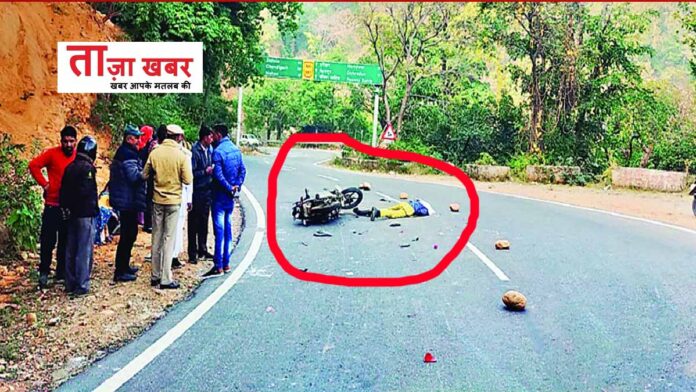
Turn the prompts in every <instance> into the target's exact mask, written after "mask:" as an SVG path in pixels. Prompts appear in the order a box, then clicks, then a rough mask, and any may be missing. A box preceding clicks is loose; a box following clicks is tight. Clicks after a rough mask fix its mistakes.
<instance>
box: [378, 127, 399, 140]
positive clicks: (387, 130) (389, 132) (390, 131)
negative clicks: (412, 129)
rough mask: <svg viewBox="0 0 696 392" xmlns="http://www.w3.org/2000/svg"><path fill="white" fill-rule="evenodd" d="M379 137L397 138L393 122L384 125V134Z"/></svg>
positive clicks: (382, 138) (384, 138) (383, 138)
mask: <svg viewBox="0 0 696 392" xmlns="http://www.w3.org/2000/svg"><path fill="white" fill-rule="evenodd" d="M379 138H380V139H381V140H391V141H394V140H396V133H395V132H394V127H392V125H391V123H387V126H386V127H384V131H383V132H382V136H380V137H379Z"/></svg>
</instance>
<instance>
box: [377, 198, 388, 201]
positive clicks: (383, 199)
mask: <svg viewBox="0 0 696 392" xmlns="http://www.w3.org/2000/svg"><path fill="white" fill-rule="evenodd" d="M379 201H383V202H389V200H387V199H385V198H381V199H379Z"/></svg>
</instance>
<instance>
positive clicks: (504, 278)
mask: <svg viewBox="0 0 696 392" xmlns="http://www.w3.org/2000/svg"><path fill="white" fill-rule="evenodd" d="M466 247H467V248H469V250H470V251H472V252H473V253H474V254H475V255H476V256H478V258H479V259H481V261H483V264H485V265H486V267H488V269H490V270H491V271H493V273H494V274H495V276H497V277H498V279H500V280H502V281H505V282H507V281H509V280H510V278H508V277H507V275H505V272H503V271H502V270H501V269H500V268H498V266H497V265H495V263H493V262H492V261H491V259H489V258H488V257H487V256H486V255H484V254H483V252H481V251H480V250H479V249H478V248H477V247H475V246H474V244H472V243H471V242H468V243H467V244H466Z"/></svg>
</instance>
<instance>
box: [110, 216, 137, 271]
mask: <svg viewBox="0 0 696 392" xmlns="http://www.w3.org/2000/svg"><path fill="white" fill-rule="evenodd" d="M136 238H138V212H137V211H121V238H120V239H119V240H118V248H116V271H115V273H116V275H119V274H123V273H127V272H128V267H129V266H130V257H131V251H132V250H133V244H135V240H136Z"/></svg>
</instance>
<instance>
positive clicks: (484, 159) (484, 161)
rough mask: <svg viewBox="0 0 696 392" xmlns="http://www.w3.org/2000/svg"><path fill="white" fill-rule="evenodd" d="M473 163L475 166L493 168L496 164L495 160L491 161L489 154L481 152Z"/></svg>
mask: <svg viewBox="0 0 696 392" xmlns="http://www.w3.org/2000/svg"><path fill="white" fill-rule="evenodd" d="M475 163H476V164H477V165H491V166H495V165H497V164H498V163H497V162H496V161H495V159H493V157H492V156H491V154H489V153H487V152H482V153H481V154H479V158H478V159H477V160H476V162H475Z"/></svg>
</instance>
